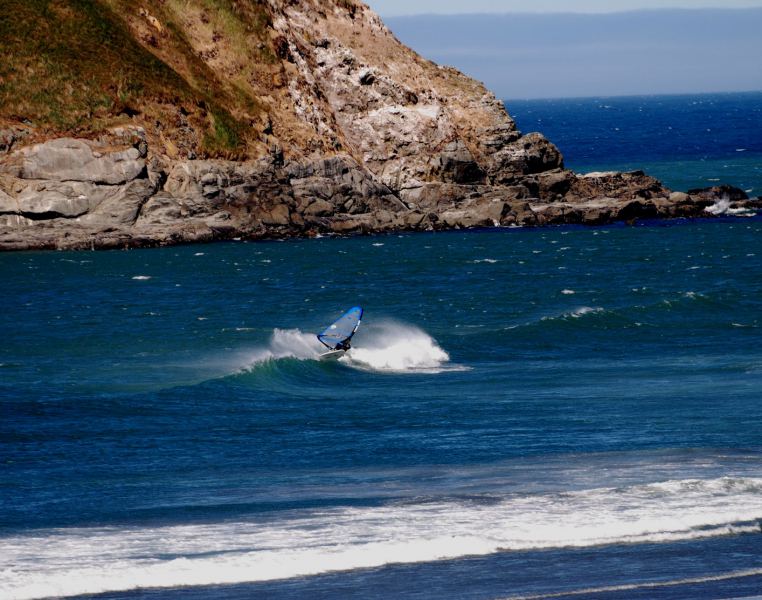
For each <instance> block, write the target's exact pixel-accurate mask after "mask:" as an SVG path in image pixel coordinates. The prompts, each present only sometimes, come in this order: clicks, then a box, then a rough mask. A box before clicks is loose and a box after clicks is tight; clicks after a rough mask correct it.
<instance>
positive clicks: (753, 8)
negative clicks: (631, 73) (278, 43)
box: [376, 5, 762, 19]
mask: <svg viewBox="0 0 762 600" xmlns="http://www.w3.org/2000/svg"><path fill="white" fill-rule="evenodd" d="M745 11H762V5H760V6H703V7H695V8H693V7H685V6H666V7H659V8H650V7H645V8H632V9H625V10H599V11H594V10H588V11H573V10H559V11H531V10H506V11H499V12H487V11H474V12H457V11H455V12H440V13H435V12H421V13H397V14H386V13H381V12H378V11H376V13H377V14H378V15H379V16H380V17H381V18H383V19H407V18H416V17H466V16H474V17H475V16H488V17H495V16H509V15H522V16H527V15H529V16H542V17H545V16H595V17H597V16H610V15H626V14H632V13H665V12H690V13H699V12H745Z"/></svg>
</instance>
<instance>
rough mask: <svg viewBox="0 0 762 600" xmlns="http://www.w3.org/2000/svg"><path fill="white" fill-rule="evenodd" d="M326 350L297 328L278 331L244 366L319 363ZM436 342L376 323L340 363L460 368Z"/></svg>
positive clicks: (390, 368)
mask: <svg viewBox="0 0 762 600" xmlns="http://www.w3.org/2000/svg"><path fill="white" fill-rule="evenodd" d="M325 351H326V348H325V347H324V346H322V345H321V344H320V342H318V341H317V339H316V337H315V335H314V334H312V333H304V332H302V331H300V330H298V329H289V330H283V329H275V330H274V331H273V333H272V336H271V338H270V341H269V343H268V344H267V346H266V347H264V348H260V349H257V350H254V351H253V352H251V353H249V356H248V358H247V359H246V361H245V364H244V366H243V367H242V369H243V370H245V371H251V370H253V369H256V368H257V367H258V366H260V365H262V363H267V362H269V361H274V360H280V359H287V358H292V359H297V360H312V361H314V360H319V359H320V355H321V354H322V353H323V352H325ZM449 361H450V356H449V355H448V353H447V352H446V351H445V350H443V349H442V348H441V347H440V346H439V344H438V343H437V342H436V340H435V339H434V338H433V337H431V336H430V335H429V334H427V333H426V332H425V331H423V330H421V329H419V328H418V327H415V326H413V325H406V324H402V323H398V322H395V321H382V322H376V323H373V324H371V325H369V326H365V327H364V328H363V329H361V330H360V332H359V333H358V335H357V336H356V337H355V339H354V340H353V343H352V349H351V350H350V351H349V352H348V353H347V354H346V355H345V356H343V357H341V358H340V359H339V361H338V362H339V364H341V365H344V366H347V367H352V368H358V369H363V370H372V371H379V372H394V373H408V372H429V373H431V372H439V371H442V370H447V369H453V368H455V369H457V368H458V367H457V366H453V365H449V364H448V363H449Z"/></svg>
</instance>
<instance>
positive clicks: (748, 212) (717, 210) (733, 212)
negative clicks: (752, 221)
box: [704, 197, 757, 217]
mask: <svg viewBox="0 0 762 600" xmlns="http://www.w3.org/2000/svg"><path fill="white" fill-rule="evenodd" d="M704 211H706V212H708V213H709V214H711V215H715V216H720V215H727V216H732V217H753V216H755V215H756V214H757V211H755V210H754V209H751V208H743V207H740V208H731V206H730V199H729V198H727V197H724V198H721V199H720V200H717V202H715V203H714V204H712V206H707V207H706V208H705V209H704Z"/></svg>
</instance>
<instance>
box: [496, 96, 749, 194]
mask: <svg viewBox="0 0 762 600" xmlns="http://www.w3.org/2000/svg"><path fill="white" fill-rule="evenodd" d="M506 106H507V108H508V110H509V112H510V113H511V115H512V116H513V117H514V118H515V120H516V123H517V125H518V126H519V129H521V130H522V131H524V132H528V131H541V132H542V133H543V134H544V135H545V136H546V137H547V138H548V139H550V140H551V141H553V142H554V143H555V144H556V145H557V146H558V147H559V149H560V150H561V152H562V153H563V155H564V158H565V159H566V166H567V167H569V168H571V169H574V170H575V171H580V172H588V171H597V170H602V171H608V170H612V171H630V170H636V169H643V170H645V171H646V172H648V173H650V174H652V175H654V176H655V177H657V178H659V179H661V180H662V181H664V182H665V183H666V184H667V185H668V186H669V187H671V188H672V189H675V190H682V191H687V190H689V189H693V188H703V187H709V186H713V185H719V184H729V185H734V186H736V187H739V188H741V189H743V190H745V191H746V192H747V193H748V194H749V195H751V196H759V195H762V92H751V93H743V94H705V95H698V96H696V95H684V96H633V97H621V98H573V99H558V100H507V101H506Z"/></svg>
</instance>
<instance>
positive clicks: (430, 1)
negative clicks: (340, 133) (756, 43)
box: [366, 0, 762, 17]
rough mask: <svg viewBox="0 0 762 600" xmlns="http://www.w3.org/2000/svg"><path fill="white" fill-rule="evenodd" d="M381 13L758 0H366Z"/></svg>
mask: <svg viewBox="0 0 762 600" xmlns="http://www.w3.org/2000/svg"><path fill="white" fill-rule="evenodd" d="M366 1H367V3H368V4H369V5H370V6H371V8H373V10H375V11H376V12H377V13H379V14H380V15H381V16H382V17H392V16H401V15H415V14H419V15H420V14H462V13H477V12H481V13H506V12H533V13H537V12H539V13H554V12H555V13H558V12H575V13H580V12H581V13H590V12H592V13H608V12H621V11H628V10H639V9H654V8H752V7H762V0H469V1H468V2H463V0H415V1H412V2H411V1H410V0H366Z"/></svg>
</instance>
